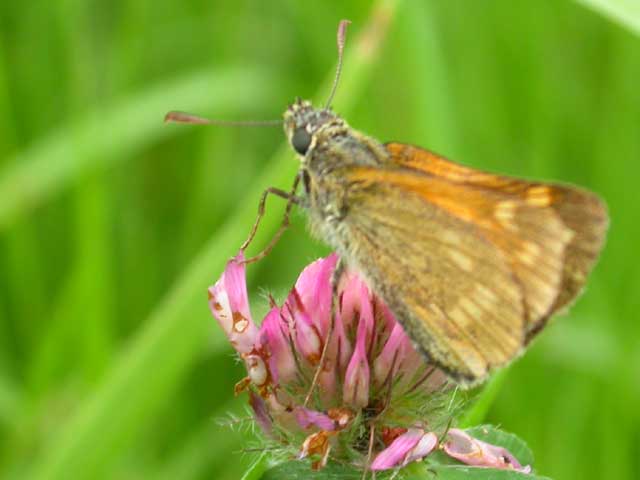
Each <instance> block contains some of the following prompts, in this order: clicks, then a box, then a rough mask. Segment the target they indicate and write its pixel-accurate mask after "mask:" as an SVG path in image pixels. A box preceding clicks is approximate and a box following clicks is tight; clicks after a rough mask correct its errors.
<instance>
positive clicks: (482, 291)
mask: <svg viewBox="0 0 640 480" xmlns="http://www.w3.org/2000/svg"><path fill="white" fill-rule="evenodd" d="M472 296H473V298H474V300H475V301H476V302H477V303H478V304H479V305H480V306H481V307H482V308H483V310H485V311H487V312H491V311H492V310H493V309H494V308H495V306H496V303H497V301H498V297H497V296H496V294H495V293H493V292H492V291H491V290H489V289H488V288H487V287H485V286H484V285H476V289H475V291H474V292H473V294H472Z"/></svg>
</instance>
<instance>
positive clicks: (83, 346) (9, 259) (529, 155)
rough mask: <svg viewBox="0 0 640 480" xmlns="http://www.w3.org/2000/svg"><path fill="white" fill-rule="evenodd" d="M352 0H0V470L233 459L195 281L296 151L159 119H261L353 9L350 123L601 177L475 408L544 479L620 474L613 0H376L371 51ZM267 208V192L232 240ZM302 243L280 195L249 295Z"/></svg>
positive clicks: (629, 462)
mask: <svg viewBox="0 0 640 480" xmlns="http://www.w3.org/2000/svg"><path fill="white" fill-rule="evenodd" d="M370 3H371V2H368V1H365V0H352V1H337V0H335V1H331V2H328V3H323V4H322V5H319V4H316V3H314V2H293V1H289V0H282V1H270V2H223V1H215V0H209V1H200V0H198V1H195V2H165V1H150V0H140V1H135V2H134V1H126V0H112V1H104V0H99V1H95V2H90V3H88V2H80V1H77V0H76V1H74V0H72V1H61V0H52V1H36V2H0V476H2V477H3V478H20V479H23V478H110V479H111V478H194V479H197V478H212V477H215V478H219V479H223V480H224V479H236V478H240V477H241V476H242V474H243V473H244V472H246V471H247V468H248V466H249V465H250V464H251V462H252V457H251V456H248V455H242V454H241V453H240V451H241V450H242V449H243V448H245V447H246V446H247V444H248V443H247V442H248V439H249V438H252V435H251V433H250V432H246V431H244V430H241V429H229V427H221V426H219V425H218V424H217V422H216V420H217V419H219V418H221V417H224V416H225V415H226V414H227V413H228V412H229V410H230V409H231V410H233V411H234V413H235V414H236V415H237V416H239V417H243V416H245V415H246V413H245V412H244V411H242V408H243V403H244V401H245V399H244V398H242V397H240V398H237V399H234V398H233V395H232V391H233V384H234V383H235V382H236V381H237V380H238V379H240V378H241V377H242V376H243V375H244V372H243V370H242V368H241V367H240V366H239V365H238V364H237V363H235V362H234V360H233V358H232V355H230V353H231V348H230V347H229V346H228V345H227V344H226V342H225V341H224V339H223V338H222V335H221V333H220V331H219V329H218V328H217V326H216V325H215V324H214V322H213V320H212V319H211V317H210V315H209V312H208V311H207V307H206V287H207V285H209V284H211V283H212V282H213V281H214V280H215V279H216V278H217V276H218V274H219V272H220V271H221V269H222V266H223V264H224V262H225V261H226V259H227V258H228V257H230V256H231V255H233V254H234V253H235V250H236V249H237V247H238V245H239V244H240V242H241V241H242V240H243V238H244V237H245V236H246V234H247V231H248V229H249V228H250V225H251V224H252V221H253V217H254V214H255V209H256V202H257V199H258V197H259V194H260V191H261V190H262V189H263V188H265V187H267V186H270V185H274V186H279V187H282V188H287V187H288V186H289V184H290V182H291V181H292V175H293V173H294V172H295V169H296V163H295V160H294V156H293V155H292V154H291V153H290V152H289V151H288V150H287V149H286V148H285V147H284V146H283V139H282V134H281V132H280V131H279V130H277V129H275V130H272V129H263V130H260V129H240V130H238V129H232V128H203V127H184V126H175V125H164V124H163V123H162V118H163V115H164V113H165V112H166V111H168V110H172V109H184V110H191V111H194V112H195V113H199V114H203V115H211V116H214V117H217V118H231V119H235V118H251V119H259V118H273V117H274V116H277V115H279V113H280V112H281V111H282V110H283V109H284V107H285V105H286V104H287V102H290V101H291V100H292V99H293V97H295V96H296V95H300V96H302V97H309V96H312V95H314V93H315V92H317V91H318V89H319V88H321V89H322V90H321V91H322V92H326V91H327V90H328V85H327V84H328V82H329V79H330V78H331V77H332V75H333V65H334V63H335V45H334V42H335V40H334V39H335V37H334V35H335V27H336V25H337V23H338V20H339V19H341V18H349V19H351V20H352V21H353V24H352V25H351V27H350V31H349V36H348V42H347V50H346V52H347V58H346V62H345V66H344V77H343V80H342V82H341V84H340V86H339V89H338V97H337V99H336V102H335V106H336V109H337V110H338V111H339V112H340V113H342V114H344V115H345V116H346V117H347V119H348V121H349V122H350V124H351V125H353V126H354V127H356V128H358V129H360V130H362V131H364V132H367V133H370V134H372V135H374V136H376V137H377V138H379V139H380V140H385V141H386V140H398V141H405V142H411V143H415V144H419V145H422V146H425V147H428V148H432V149H434V150H436V151H440V152H442V153H445V154H447V155H448V156H450V157H452V158H455V159H457V160H459V161H461V162H464V163H466V164H470V165H473V166H476V167H481V168H484V169H488V170H496V171H502V172H505V173H510V174H516V175H522V176H531V177H539V178H546V179H558V180H562V181H568V182H575V183H579V184H581V185H584V186H586V187H589V188H591V189H594V190H595V191H597V192H599V193H600V194H601V195H602V196H603V197H604V198H605V199H606V200H607V202H608V204H609V207H610V211H611V217H612V228H611V234H610V237H609V241H608V245H607V249H606V251H605V253H604V255H603V258H602V261H601V262H600V264H599V266H598V267H597V268H596V271H595V272H594V275H593V278H592V279H591V281H590V283H589V286H588V288H587V291H586V294H585V296H584V297H583V298H582V299H580V300H579V302H578V303H577V304H576V305H575V306H574V308H573V309H572V310H571V313H570V314H569V315H568V316H566V317H564V318H558V319H557V321H556V322H553V324H552V325H551V326H550V327H549V328H548V330H547V331H546V332H544V334H543V335H542V336H541V338H540V340H539V341H537V342H535V343H534V345H533V346H532V348H531V349H530V350H529V352H528V353H527V354H526V355H525V356H524V357H523V358H522V359H521V360H519V361H518V362H516V363H515V364H514V365H513V367H512V368H510V370H509V374H508V376H506V378H503V379H502V385H501V388H500V389H498V388H496V389H495V390H494V391H492V392H490V394H487V396H486V397H484V398H487V399H488V400H486V401H485V402H484V403H482V404H479V406H478V407H477V409H476V410H474V412H475V413H474V416H473V422H474V423H475V422H477V421H481V419H482V417H484V416H485V415H486V417H487V421H491V422H493V423H496V424H501V425H502V426H504V428H505V429H507V430H509V431H513V432H515V433H517V434H518V435H519V436H520V437H522V438H523V439H525V440H526V441H527V443H528V444H529V445H530V446H531V449H532V450H533V452H534V453H535V456H536V469H537V471H539V472H542V473H544V474H545V475H549V477H553V478H584V479H588V478H621V479H622V478H634V477H637V476H638V474H639V472H640V466H639V465H638V458H640V455H638V451H637V432H638V431H639V430H640V413H638V409H637V404H638V401H640V387H638V384H637V382H633V381H631V380H630V379H636V378H640V354H639V352H638V349H637V339H638V338H639V337H640V323H638V322H637V299H636V296H637V291H638V289H639V288H640V275H639V273H640V267H639V266H638V262H636V261H635V258H636V256H637V255H636V253H635V250H636V249H637V245H638V244H640V223H638V222H637V201H636V197H637V179H638V174H639V169H640V167H639V166H638V161H637V160H638V158H640V136H638V118H640V89H638V80H637V79H638V78H640V55H639V54H638V52H640V40H639V38H638V36H637V35H634V34H635V33H637V32H638V28H637V25H638V21H637V18H638V16H637V10H635V13H634V9H633V7H634V4H633V3H632V2H630V3H627V4H626V5H627V6H631V7H630V8H609V7H611V6H614V7H619V6H623V5H624V2H622V1H617V2H614V1H611V2H605V1H595V0H589V1H587V0H583V1H581V2H556V1H552V0H547V1H544V2H511V1H508V0H492V1H484V2H469V1H468V0H453V1H450V2H436V1H424V2H422V1H421V2H418V1H410V2H397V3H398V5H397V9H395V10H394V4H395V3H396V2H393V1H382V2H375V3H376V4H377V5H382V7H381V8H383V9H384V10H385V11H386V12H387V15H386V19H387V20H389V27H390V30H389V34H388V35H387V36H386V37H385V39H384V42H383V43H382V44H381V49H380V50H375V49H374V50H373V54H372V51H371V49H370V48H368V47H371V45H372V41H373V40H375V35H374V36H373V37H368V38H369V41H368V42H365V43H364V44H359V43H357V38H358V34H359V33H362V31H363V30H364V29H365V26H366V25H367V22H368V20H369V17H370V13H371V5H370ZM582 4H590V5H603V6H606V8H605V7H602V8H596V9H593V10H591V9H586V8H584V6H583V5H582ZM599 12H605V13H606V14H607V15H605V16H601V15H599ZM612 12H614V13H612ZM608 15H612V18H615V20H616V22H611V21H610V20H609V18H610V17H609V16H608ZM384 20H385V16H383V17H382V19H380V18H379V19H378V22H379V23H378V24H377V25H378V29H377V30H376V31H378V32H381V31H382V29H381V25H382V24H384ZM373 43H375V42H373ZM368 55H371V56H368ZM324 97H325V95H324V94H318V95H316V97H315V99H316V100H317V101H321V100H322V99H323V98H324ZM281 212H282V206H281V205H278V204H277V203H275V202H274V203H273V204H271V203H269V205H268V215H267V218H266V220H265V224H264V226H263V227H264V228H262V229H261V231H260V234H259V236H258V238H257V239H256V244H255V246H254V247H253V248H254V249H256V250H257V249H258V248H259V247H260V246H262V245H264V244H265V243H266V241H267V240H268V239H269V237H270V235H271V234H272V233H273V231H274V229H275V228H277V225H278V223H279V221H280V215H281ZM326 251H327V250H326V247H323V246H321V245H318V244H317V243H315V242H314V241H313V240H311V239H310V238H309V236H308V234H307V233H306V232H305V228H304V218H303V217H302V216H298V217H296V218H295V221H294V225H293V227H292V228H291V230H290V231H289V232H288V233H287V234H286V235H285V237H284V239H283V240H282V242H281V243H280V244H279V245H278V247H277V248H276V249H275V250H274V252H273V254H272V255H271V256H270V257H269V258H267V259H266V260H265V261H264V262H262V263H260V264H258V265H253V266H252V267H251V268H250V269H249V275H250V278H251V284H252V294H253V298H258V296H259V288H260V287H267V288H269V290H270V291H273V292H275V294H281V293H282V292H284V291H285V289H286V288H288V286H289V285H290V284H291V282H292V281H293V280H294V279H295V278H296V274H297V273H298V272H299V270H300V269H301V268H302V267H303V266H304V265H305V264H306V263H307V262H308V261H309V260H310V259H311V258H313V257H315V256H317V255H320V254H324V253H326ZM265 305H266V304H262V305H256V308H255V309H254V312H258V311H260V309H262V311H264V308H265ZM493 398H495V400H493ZM632 445H635V447H634V446H632ZM418 467H420V468H426V467H427V465H422V466H417V467H416V468H418ZM336 468H337V467H336ZM437 468H445V467H437ZM447 468H449V467H447ZM456 468H457V470H448V472H450V473H451V474H454V473H458V472H462V471H463V469H464V468H466V467H456ZM496 475H504V474H503V473H500V474H496ZM306 476H307V477H309V475H306ZM341 478H342V477H341ZM438 478H445V477H441V476H440V475H439V476H438ZM452 478H453V477H452ZM465 478H469V477H465ZM495 478H498V477H495ZM529 478H530V477H529Z"/></svg>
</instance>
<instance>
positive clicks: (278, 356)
mask: <svg viewBox="0 0 640 480" xmlns="http://www.w3.org/2000/svg"><path fill="white" fill-rule="evenodd" d="M287 328H288V327H287V325H286V323H285V322H284V321H283V320H282V317H281V315H280V309H279V308H277V307H274V308H272V309H271V310H270V311H269V313H267V316H266V317H265V319H264V320H263V321H262V325H261V326H260V345H261V348H262V349H265V350H266V352H267V358H268V359H269V360H268V362H269V371H270V372H271V377H272V378H273V381H274V382H275V383H276V384H277V383H283V384H285V383H287V382H288V381H290V380H291V379H293V378H295V376H296V371H297V366H296V362H295V359H294V357H293V353H292V352H291V347H290V345H289V339H288V336H287V335H288V333H287V332H288V331H287Z"/></svg>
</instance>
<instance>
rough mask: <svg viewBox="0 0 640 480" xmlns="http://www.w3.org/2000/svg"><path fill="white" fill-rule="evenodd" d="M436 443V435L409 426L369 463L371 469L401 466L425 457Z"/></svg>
mask: <svg viewBox="0 0 640 480" xmlns="http://www.w3.org/2000/svg"><path fill="white" fill-rule="evenodd" d="M437 445H438V437H437V436H436V435H435V434H434V433H432V432H429V433H424V430H422V429H421V428H410V429H409V430H407V432H406V433H403V434H402V435H400V436H399V437H398V438H396V439H395V440H394V441H393V442H392V443H391V445H389V446H388V447H387V448H385V449H384V450H382V451H381V452H380V453H379V454H378V455H377V456H376V458H375V459H374V460H373V462H372V463H371V466H370V467H369V468H370V469H371V470H387V469H389V468H394V467H401V466H403V465H406V464H407V463H409V462H413V461H415V460H419V459H421V458H423V457H426V456H427V455H428V454H429V453H431V452H432V451H433V449H434V448H436V446H437Z"/></svg>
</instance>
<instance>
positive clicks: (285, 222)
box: [240, 175, 302, 263]
mask: <svg viewBox="0 0 640 480" xmlns="http://www.w3.org/2000/svg"><path fill="white" fill-rule="evenodd" d="M299 183H300V176H299V175H296V178H295V180H294V182H293V186H292V187H291V190H290V191H289V192H285V191H284V190H280V189H279V188H274V187H270V188H267V189H266V190H265V191H264V192H262V197H260V203H259V204H258V216H257V218H256V221H255V223H254V224H253V227H252V228H251V231H250V232H249V236H248V237H247V239H246V240H245V241H244V243H243V244H242V246H241V247H240V250H242V251H244V250H245V249H246V248H247V247H248V246H249V244H250V243H251V242H252V240H253V238H254V237H255V235H256V232H257V231H258V226H259V225H260V221H261V220H262V217H263V216H264V212H265V206H266V203H267V197H268V196H269V195H276V196H278V197H280V198H284V199H285V200H287V205H286V207H285V211H284V217H283V219H282V223H281V224H280V228H279V229H278V231H277V232H276V233H275V235H274V236H273V238H272V239H271V241H270V242H269V244H268V245H267V246H266V247H265V248H264V249H263V250H262V251H261V252H260V253H258V254H257V255H255V256H253V257H251V258H248V259H246V260H245V261H244V262H243V263H253V262H257V261H258V260H262V259H263V258H264V257H266V256H267V255H268V254H269V252H270V251H271V250H272V249H273V247H275V246H276V243H278V240H280V237H281V236H282V234H283V233H284V231H285V230H286V229H287V228H288V227H289V217H290V215H291V209H292V208H293V205H294V204H295V205H300V204H301V203H302V199H301V198H300V197H297V196H296V194H295V193H296V190H297V189H298V184H299Z"/></svg>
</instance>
